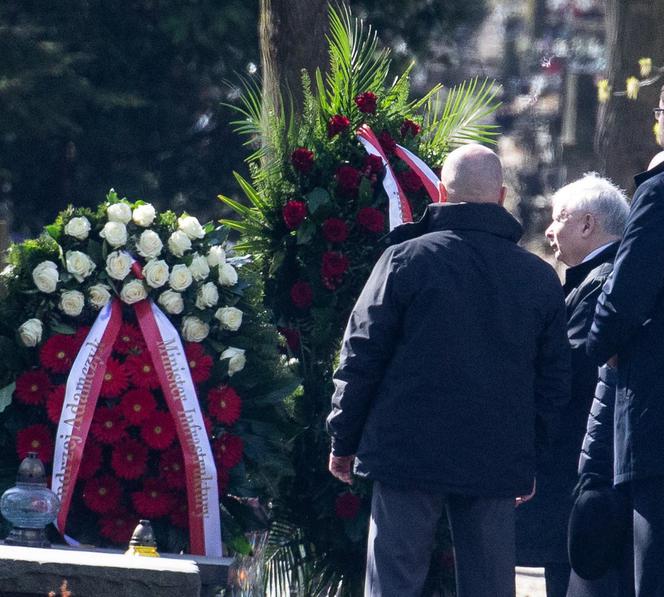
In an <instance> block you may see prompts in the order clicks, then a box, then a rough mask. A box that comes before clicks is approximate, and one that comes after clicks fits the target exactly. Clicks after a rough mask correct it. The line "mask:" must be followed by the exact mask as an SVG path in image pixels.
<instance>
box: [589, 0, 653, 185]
mask: <svg viewBox="0 0 664 597" xmlns="http://www.w3.org/2000/svg"><path fill="white" fill-rule="evenodd" d="M663 18H664V3H661V2H653V1H652V0H629V2H625V1H624V0H607V3H606V46H607V48H608V52H609V64H608V80H609V85H610V86H611V88H612V90H613V91H620V90H624V89H625V80H626V79H627V77H629V76H632V75H633V76H636V77H638V76H639V65H638V60H639V58H642V57H650V58H652V61H653V67H657V66H663V65H664V45H663V44H661V43H660V27H661V25H660V24H661V23H662V22H663V21H662V19H663ZM663 83H664V80H662V79H660V80H659V81H658V82H656V83H654V84H653V85H650V86H647V87H641V89H640V91H639V96H638V99H637V100H636V101H634V100H629V99H627V97H625V96H619V97H616V96H614V95H612V96H611V98H610V99H609V101H608V102H607V103H606V104H604V105H603V106H601V108H600V112H599V122H598V129H597V135H596V151H597V154H598V158H599V165H600V170H601V172H602V173H603V174H605V175H606V176H608V177H609V178H611V179H612V180H613V181H614V182H616V183H617V184H619V185H620V186H622V187H623V188H625V189H627V190H628V191H630V192H631V191H632V190H633V187H634V183H633V180H632V177H633V176H634V174H635V173H637V172H640V171H642V170H645V169H646V167H647V166H648V162H649V161H650V158H651V157H652V156H653V155H654V154H655V153H657V151H658V150H659V148H658V146H657V144H656V141H655V136H654V134H653V126H654V124H655V120H654V118H653V115H652V111H651V109H652V108H655V107H657V105H658V100H659V91H660V88H661V87H662V84H663Z"/></svg>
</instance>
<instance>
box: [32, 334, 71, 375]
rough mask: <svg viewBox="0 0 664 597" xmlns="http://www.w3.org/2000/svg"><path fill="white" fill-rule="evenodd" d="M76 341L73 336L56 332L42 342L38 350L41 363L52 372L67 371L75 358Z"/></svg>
mask: <svg viewBox="0 0 664 597" xmlns="http://www.w3.org/2000/svg"><path fill="white" fill-rule="evenodd" d="M78 347H79V345H78V342H77V340H76V339H74V337H73V336H65V335H64V334H56V335H55V336H51V337H50V338H49V339H48V340H46V342H44V344H43V346H42V347H41V350H40V351H39V359H40V361H41V364H42V365H43V366H44V367H46V368H47V369H49V370H50V371H52V372H53V373H67V372H68V371H69V369H70V368H71V366H72V363H73V362H74V359H75V358H76V353H77V352H78Z"/></svg>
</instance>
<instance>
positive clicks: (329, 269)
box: [321, 251, 348, 278]
mask: <svg viewBox="0 0 664 597" xmlns="http://www.w3.org/2000/svg"><path fill="white" fill-rule="evenodd" d="M347 269H348V257H346V256H345V255H344V254H343V253H337V252H335V251H325V253H323V265H322V267H321V273H322V274H323V277H324V278H339V277H340V276H342V275H343V274H344V273H345V272H346V270H347Z"/></svg>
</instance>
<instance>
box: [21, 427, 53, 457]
mask: <svg viewBox="0 0 664 597" xmlns="http://www.w3.org/2000/svg"><path fill="white" fill-rule="evenodd" d="M16 452H17V453H18V457H19V458H21V459H22V458H25V457H26V456H27V455H28V453H29V452H36V453H37V457H38V458H39V460H41V461H42V462H43V463H44V464H48V463H49V462H51V460H53V432H52V431H51V430H50V429H49V428H48V427H47V426H46V425H41V424H38V425H30V427H26V428H25V429H21V430H20V431H18V432H17V433H16Z"/></svg>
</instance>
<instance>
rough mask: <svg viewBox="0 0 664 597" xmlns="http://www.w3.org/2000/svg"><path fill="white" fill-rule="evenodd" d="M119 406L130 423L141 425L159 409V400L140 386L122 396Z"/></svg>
mask: <svg viewBox="0 0 664 597" xmlns="http://www.w3.org/2000/svg"><path fill="white" fill-rule="evenodd" d="M119 408H120V412H122V414H123V415H124V418H125V419H127V421H129V423H131V424H132V425H139V424H141V423H142V422H143V421H145V419H147V418H148V417H149V416H150V415H151V414H152V413H153V412H154V411H155V410H157V402H156V400H155V399H154V396H153V395H152V393H151V392H150V391H149V390H145V389H142V388H138V389H136V390H129V391H128V392H127V393H126V394H125V395H124V396H123V397H122V402H120V407H119Z"/></svg>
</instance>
